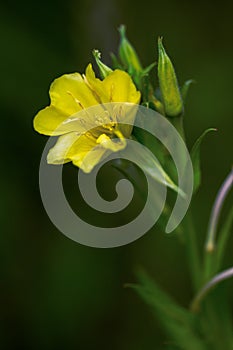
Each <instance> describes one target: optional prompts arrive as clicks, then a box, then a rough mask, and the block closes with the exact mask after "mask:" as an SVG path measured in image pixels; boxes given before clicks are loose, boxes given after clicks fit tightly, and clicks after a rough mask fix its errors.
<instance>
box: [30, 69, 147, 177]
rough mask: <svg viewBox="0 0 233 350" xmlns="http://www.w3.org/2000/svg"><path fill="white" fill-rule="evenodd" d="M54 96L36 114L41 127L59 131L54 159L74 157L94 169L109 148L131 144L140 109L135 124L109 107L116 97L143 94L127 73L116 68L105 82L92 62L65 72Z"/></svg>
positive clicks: (127, 99) (53, 161) (134, 98)
mask: <svg viewBox="0 0 233 350" xmlns="http://www.w3.org/2000/svg"><path fill="white" fill-rule="evenodd" d="M49 95H50V99H51V104H50V106H48V107H46V108H44V109H42V110H41V111H39V112H38V114H37V115H36V116H35V118H34V128H35V130H36V131H38V132H39V133H41V134H44V135H49V136H59V138H58V140H57V142H56V144H55V146H54V147H53V148H51V149H50V151H49V153H48V156H47V162H48V163H49V164H63V163H67V162H70V161H71V162H72V163H73V164H74V165H76V166H78V167H79V168H81V169H82V170H83V171H84V172H86V173H89V172H90V171H91V170H92V169H93V168H94V166H95V165H96V164H97V163H99V162H100V161H101V160H102V159H104V158H105V157H106V156H108V154H109V153H111V152H117V151H119V150H121V149H123V148H125V147H126V138H129V137H130V135H131V132H132V126H131V125H133V120H132V119H134V117H135V113H132V116H131V120H130V124H131V125H126V124H125V125H123V124H124V121H125V119H124V113H120V112H119V111H118V112H116V113H111V111H109V110H108V108H106V107H105V106H107V105H108V104H109V103H111V102H126V103H130V104H138V103H139V102H140V97H141V94H140V92H139V91H137V90H136V87H135V85H134V84H133V82H132V80H131V78H130V76H129V75H128V74H127V73H126V72H124V71H121V70H118V69H116V70H114V71H112V72H111V73H110V74H109V75H108V76H107V77H106V78H105V79H104V80H102V81H101V80H100V79H98V78H96V76H95V73H94V71H93V69H92V65H91V64H89V65H88V66H87V69H86V73H85V75H81V74H79V73H73V74H65V75H63V76H61V77H60V78H58V79H55V80H54V82H53V83H52V85H51V87H50V91H49ZM110 105H111V104H110ZM91 106H96V107H95V108H94V109H95V113H92V112H91V111H90V109H89V110H88V108H89V107H91ZM91 110H92V109H91ZM125 122H126V121H125ZM127 123H128V121H127Z"/></svg>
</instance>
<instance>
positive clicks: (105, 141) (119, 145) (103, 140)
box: [96, 131, 126, 152]
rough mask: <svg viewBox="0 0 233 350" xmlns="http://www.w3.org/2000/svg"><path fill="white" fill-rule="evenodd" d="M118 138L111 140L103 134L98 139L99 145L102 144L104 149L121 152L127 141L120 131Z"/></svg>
mask: <svg viewBox="0 0 233 350" xmlns="http://www.w3.org/2000/svg"><path fill="white" fill-rule="evenodd" d="M118 133H119V135H117V136H118V138H115V139H111V138H110V137H108V136H107V135H106V134H102V135H100V136H99V137H98V139H97V141H96V142H97V143H98V144H100V145H101V146H102V147H103V148H105V149H108V150H110V151H112V152H117V151H120V150H121V149H123V148H125V146H126V139H125V138H124V137H123V135H122V134H121V132H120V131H118Z"/></svg>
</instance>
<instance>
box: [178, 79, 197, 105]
mask: <svg viewBox="0 0 233 350" xmlns="http://www.w3.org/2000/svg"><path fill="white" fill-rule="evenodd" d="M194 83H195V80H193V79H189V80H187V81H186V82H185V83H184V85H183V86H182V88H181V96H182V99H183V102H184V103H185V101H186V98H187V95H188V92H189V88H190V86H191V85H192V84H194Z"/></svg>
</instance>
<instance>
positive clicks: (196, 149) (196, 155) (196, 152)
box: [190, 128, 217, 192]
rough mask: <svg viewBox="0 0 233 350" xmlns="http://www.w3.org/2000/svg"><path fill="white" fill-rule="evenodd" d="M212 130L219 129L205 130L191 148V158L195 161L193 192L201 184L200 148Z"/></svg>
mask: <svg viewBox="0 0 233 350" xmlns="http://www.w3.org/2000/svg"><path fill="white" fill-rule="evenodd" d="M210 131H217V129H214V128H209V129H207V130H205V131H204V132H203V134H202V135H201V136H200V137H199V138H198V139H197V141H196V142H195V144H194V146H193V148H192V150H191V153H190V155H191V159H192V163H193V172H194V185H193V192H196V191H197V190H198V188H199V186H200V184H201V161H200V148H201V143H202V141H203V139H204V138H205V136H206V135H207V134H208V133H209V132H210Z"/></svg>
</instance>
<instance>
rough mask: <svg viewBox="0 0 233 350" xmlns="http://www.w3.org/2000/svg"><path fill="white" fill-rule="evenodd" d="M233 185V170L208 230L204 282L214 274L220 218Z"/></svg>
mask: <svg viewBox="0 0 233 350" xmlns="http://www.w3.org/2000/svg"><path fill="white" fill-rule="evenodd" d="M232 185H233V169H232V170H231V172H230V174H229V175H228V176H227V178H226V180H225V181H224V182H223V184H222V186H221V188H220V190H219V191H218V194H217V196H216V199H215V202H214V205H213V209H212V211H211V215H210V221H209V226H208V230H207V240H206V244H205V257H204V282H205V281H207V280H208V279H209V278H210V277H211V275H212V274H213V272H214V271H213V266H214V261H215V257H216V251H215V250H216V233H217V229H218V222H219V217H220V214H221V210H222V207H223V204H224V201H225V198H226V196H227V194H228V193H229V191H230V189H231V187H232Z"/></svg>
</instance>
